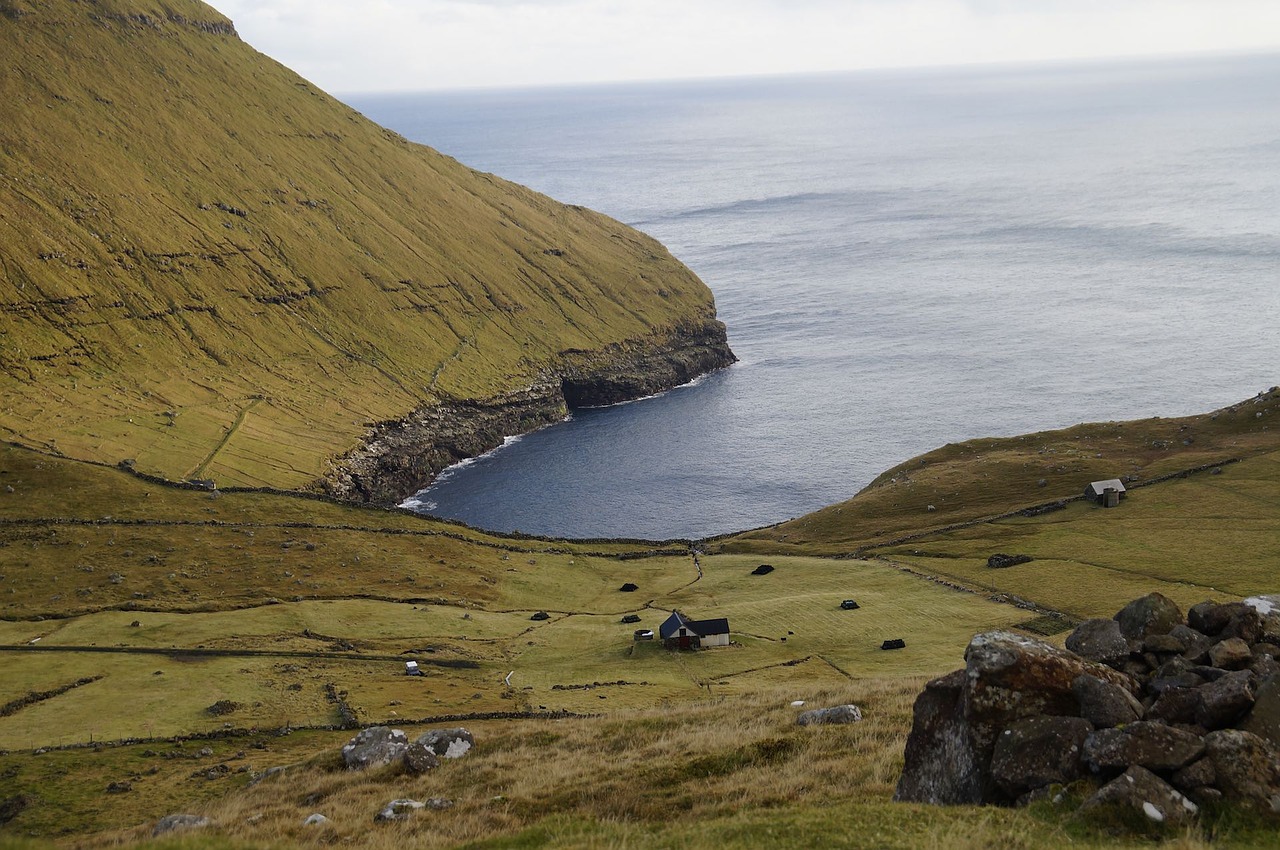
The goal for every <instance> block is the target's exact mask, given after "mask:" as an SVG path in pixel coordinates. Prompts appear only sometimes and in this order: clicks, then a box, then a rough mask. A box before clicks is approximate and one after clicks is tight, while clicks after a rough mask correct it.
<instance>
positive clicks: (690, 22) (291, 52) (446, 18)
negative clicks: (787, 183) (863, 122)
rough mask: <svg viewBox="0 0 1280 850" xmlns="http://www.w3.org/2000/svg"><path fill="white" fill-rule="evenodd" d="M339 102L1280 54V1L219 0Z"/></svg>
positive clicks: (265, 45) (245, 31) (270, 49)
mask: <svg viewBox="0 0 1280 850" xmlns="http://www.w3.org/2000/svg"><path fill="white" fill-rule="evenodd" d="M213 5H215V6H216V7H217V8H218V9H219V10H220V11H221V12H223V13H224V14H226V15H227V16H228V17H230V18H231V19H232V20H233V21H234V22H235V24H236V28H237V30H238V31H239V33H240V36H241V38H243V39H244V40H245V41H247V42H248V43H249V44H251V45H253V46H254V47H255V48H257V49H258V50H260V51H261V52H263V53H266V54H267V55H268V56H271V57H272V58H273V59H276V60H277V61H279V62H282V63H283V64H285V65H287V66H289V67H290V68H292V69H293V70H294V71H296V72H298V73H299V74H301V75H302V76H304V77H306V78H308V79H310V80H311V81H312V82H315V83H316V84H318V85H320V86H321V87H323V88H325V89H327V90H329V91H331V92H335V93H356V92H375V91H424V90H432V89H455V88H473V87H515V86H530V85H532V86H541V85H560V84H578V83H597V82H614V81H624V80H661V79H691V78H700V77H730V76H744V75H758V74H785V73H811V72H826V71H844V70H858V69H866V68H904V67H932V66H946V65H967V64H975V63H1002V62H1046V61H1050V62H1051V61H1059V60H1072V59H1094V58H1104V57H1126V58H1127V57H1143V56H1177V55H1182V54H1195V53H1236V52H1267V51H1280V0H360V2H355V1H354V0H213Z"/></svg>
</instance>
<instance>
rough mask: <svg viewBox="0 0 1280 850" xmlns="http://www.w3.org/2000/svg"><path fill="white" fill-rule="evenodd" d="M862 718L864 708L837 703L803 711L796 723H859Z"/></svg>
mask: <svg viewBox="0 0 1280 850" xmlns="http://www.w3.org/2000/svg"><path fill="white" fill-rule="evenodd" d="M860 720H862V709H860V708H858V707H857V706H856V705H836V706H832V707H831V708H814V709H811V710H809V711H805V712H801V714H800V715H799V716H798V717H796V723H798V724H799V725H801V726H817V725H822V724H839V723H857V722H859V721H860Z"/></svg>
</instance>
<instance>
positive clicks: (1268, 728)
mask: <svg viewBox="0 0 1280 850" xmlns="http://www.w3.org/2000/svg"><path fill="white" fill-rule="evenodd" d="M1240 728H1241V729H1243V730H1245V731H1246V732H1252V733H1253V734H1254V735H1257V736H1258V737H1259V738H1263V739H1265V740H1266V741H1268V742H1270V743H1271V745H1272V746H1276V747H1280V675H1275V676H1269V677H1268V678H1266V679H1263V680H1262V684H1261V685H1259V686H1258V690H1257V694H1256V697H1255V699H1254V701H1253V709H1252V710H1251V711H1250V712H1249V716H1248V717H1246V718H1245V719H1244V721H1243V722H1241V724H1240Z"/></svg>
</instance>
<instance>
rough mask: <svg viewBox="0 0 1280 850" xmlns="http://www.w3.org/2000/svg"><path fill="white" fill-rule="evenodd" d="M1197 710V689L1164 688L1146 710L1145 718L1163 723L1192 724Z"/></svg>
mask: <svg viewBox="0 0 1280 850" xmlns="http://www.w3.org/2000/svg"><path fill="white" fill-rule="evenodd" d="M1199 710H1200V690H1199V688H1166V689H1165V690H1163V691H1161V692H1160V696H1159V697H1158V698H1157V699H1156V701H1155V702H1154V703H1152V705H1151V707H1150V708H1148V709H1147V712H1146V718H1147V719H1148V720H1163V721H1164V722H1165V723H1194V722H1195V719H1196V712H1198V711H1199Z"/></svg>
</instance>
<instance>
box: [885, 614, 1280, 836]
mask: <svg viewBox="0 0 1280 850" xmlns="http://www.w3.org/2000/svg"><path fill="white" fill-rule="evenodd" d="M1274 603H1275V598H1274V597H1257V598H1254V599H1251V600H1248V602H1244V603H1240V602H1237V603H1228V604H1216V603H1213V602H1204V603H1201V604H1198V605H1195V606H1193V607H1192V608H1191V609H1190V611H1189V612H1188V613H1187V615H1186V616H1185V617H1184V616H1183V614H1182V612H1181V610H1179V608H1178V606H1177V605H1176V604H1174V603H1173V602H1172V601H1171V600H1169V599H1168V598H1166V597H1164V596H1162V595H1160V594H1154V593H1153V594H1151V595H1149V596H1146V597H1143V598H1142V599H1138V600H1135V601H1134V602H1131V603H1129V604H1128V605H1126V606H1125V607H1124V608H1123V609H1122V610H1121V611H1120V612H1119V613H1117V614H1116V615H1115V617H1114V618H1113V619H1110V620H1106V619H1097V620H1088V621H1086V622H1084V623H1082V624H1081V625H1080V626H1079V627H1077V628H1076V629H1075V631H1074V632H1072V634H1071V635H1070V637H1068V638H1067V641H1066V645H1067V649H1066V650H1062V649H1058V648H1056V647H1054V646H1051V645H1049V644H1046V643H1043V642H1041V641H1037V640H1033V639H1031V638H1027V637H1022V636H1020V635H1015V634H1011V633H1008V632H990V633H987V634H981V635H978V636H977V637H975V638H974V639H973V641H972V642H971V643H970V644H969V648H968V649H967V650H966V652H965V668H964V669H962V670H957V671H955V672H954V673H951V674H949V675H947V676H943V677H942V678H940V679H936V680H934V681H932V682H930V683H929V684H928V685H926V686H925V690H924V692H923V693H922V694H921V695H920V696H919V698H918V699H917V700H916V704H915V709H914V722H913V726H912V730H911V735H910V737H909V739H908V740H907V745H906V755H905V759H906V762H905V765H904V767H903V771H902V776H901V778H900V779H899V781H898V787H897V791H896V793H895V795H894V798H895V799H897V800H901V801H908V802H923V803H938V804H960V803H964V804H975V803H976V804H998V805H1024V804H1027V803H1029V802H1033V801H1035V800H1039V799H1043V798H1046V797H1052V798H1056V799H1059V800H1061V799H1065V797H1063V796H1059V795H1058V792H1059V791H1060V790H1061V789H1062V788H1064V787H1066V786H1069V785H1072V783H1079V784H1080V786H1081V787H1082V788H1083V790H1084V794H1085V796H1086V799H1085V801H1084V803H1083V805H1082V807H1081V809H1082V810H1083V811H1089V810H1099V809H1110V810H1113V811H1116V812H1118V813H1119V814H1120V815H1121V816H1130V815H1136V816H1139V817H1140V818H1145V819H1146V820H1147V821H1149V822H1155V823H1169V824H1177V823H1180V822H1183V821H1186V820H1188V819H1190V818H1193V817H1195V816H1196V815H1197V814H1198V812H1199V811H1200V809H1201V807H1203V806H1205V805H1212V804H1219V803H1227V804H1233V805H1239V806H1243V807H1247V808H1249V809H1252V810H1254V811H1256V812H1262V813H1280V662H1277V660H1276V659H1277V656H1280V616H1277V613H1276V606H1275V605H1274Z"/></svg>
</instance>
